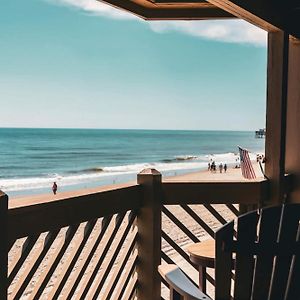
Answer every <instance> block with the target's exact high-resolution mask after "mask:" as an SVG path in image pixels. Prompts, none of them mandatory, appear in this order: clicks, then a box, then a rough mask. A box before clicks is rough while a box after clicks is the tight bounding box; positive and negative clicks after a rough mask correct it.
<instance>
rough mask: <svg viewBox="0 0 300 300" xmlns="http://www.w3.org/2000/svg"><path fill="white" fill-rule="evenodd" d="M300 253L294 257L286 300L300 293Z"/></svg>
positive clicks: (299, 239)
mask: <svg viewBox="0 0 300 300" xmlns="http://www.w3.org/2000/svg"><path fill="white" fill-rule="evenodd" d="M297 241H300V224H299V227H298V234H297ZM299 278H300V253H297V255H295V256H294V258H293V264H292V269H291V272H290V278H289V284H288V290H287V292H286V300H294V299H297V298H299V295H300V284H299Z"/></svg>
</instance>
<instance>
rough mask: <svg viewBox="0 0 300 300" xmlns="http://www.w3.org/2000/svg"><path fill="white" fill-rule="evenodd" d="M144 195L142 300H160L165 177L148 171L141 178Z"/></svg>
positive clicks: (140, 267)
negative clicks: (162, 182)
mask: <svg viewBox="0 0 300 300" xmlns="http://www.w3.org/2000/svg"><path fill="white" fill-rule="evenodd" d="M138 184H140V185H141V187H142V191H143V199H142V206H141V209H140V211H139V214H138V217H137V224H138V235H139V239H138V252H139V260H138V267H137V273H138V282H139V289H138V299H140V300H148V299H153V300H154V299H160V290H161V287H160V286H161V281H160V276H159V273H158V270H157V268H158V266H159V265H160V262H161V209H162V190H161V174H160V173H159V172H158V171H156V170H155V169H146V170H144V171H142V172H141V173H139V174H138Z"/></svg>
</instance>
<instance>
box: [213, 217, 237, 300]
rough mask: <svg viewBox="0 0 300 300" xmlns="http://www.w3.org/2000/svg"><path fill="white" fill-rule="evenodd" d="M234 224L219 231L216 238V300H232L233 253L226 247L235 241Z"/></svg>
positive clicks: (227, 225)
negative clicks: (225, 247)
mask: <svg viewBox="0 0 300 300" xmlns="http://www.w3.org/2000/svg"><path fill="white" fill-rule="evenodd" d="M233 225H234V222H233V221H232V222H230V223H227V224H226V225H224V226H223V227H222V229H221V230H219V231H217V232H216V234H215V237H216V254H215V255H216V257H221V259H216V261H215V269H216V273H215V287H216V288H215V300H228V299H230V289H231V270H232V253H231V252H230V251H224V245H225V244H226V245H227V244H231V243H232V240H233V234H234V229H233Z"/></svg>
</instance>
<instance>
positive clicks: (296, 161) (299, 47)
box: [285, 38, 300, 202]
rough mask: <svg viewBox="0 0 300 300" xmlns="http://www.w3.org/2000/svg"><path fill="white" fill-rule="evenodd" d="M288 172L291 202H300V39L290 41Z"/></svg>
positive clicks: (287, 137) (286, 159)
mask: <svg viewBox="0 0 300 300" xmlns="http://www.w3.org/2000/svg"><path fill="white" fill-rule="evenodd" d="M289 45H290V46H289V72H288V78H289V81H288V104H287V136H286V158H285V161H286V172H287V173H290V174H292V184H293V190H292V193H291V194H290V195H289V199H288V200H289V201H290V202H300V40H297V39H294V38H291V39H290V42H289Z"/></svg>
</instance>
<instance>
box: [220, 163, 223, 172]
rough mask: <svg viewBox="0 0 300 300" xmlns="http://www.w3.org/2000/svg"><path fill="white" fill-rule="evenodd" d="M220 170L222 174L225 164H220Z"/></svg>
mask: <svg viewBox="0 0 300 300" xmlns="http://www.w3.org/2000/svg"><path fill="white" fill-rule="evenodd" d="M219 170H220V173H222V171H223V164H222V163H220V164H219Z"/></svg>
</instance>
